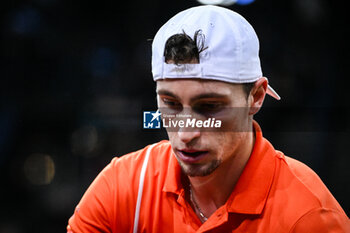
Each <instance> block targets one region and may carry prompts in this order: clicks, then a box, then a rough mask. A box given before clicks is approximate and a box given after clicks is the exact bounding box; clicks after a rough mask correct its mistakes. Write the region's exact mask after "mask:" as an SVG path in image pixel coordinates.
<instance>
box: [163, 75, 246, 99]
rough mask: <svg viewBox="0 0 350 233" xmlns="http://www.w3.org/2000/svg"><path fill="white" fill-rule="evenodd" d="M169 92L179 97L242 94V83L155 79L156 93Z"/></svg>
mask: <svg viewBox="0 0 350 233" xmlns="http://www.w3.org/2000/svg"><path fill="white" fill-rule="evenodd" d="M164 91H166V92H171V93H173V94H176V95H177V96H180V97H186V96H189V97H193V96H195V95H202V94H205V93H216V94H219V95H223V96H227V97H231V96H232V97H237V96H238V95H244V92H243V88H242V85H240V84H232V83H226V82H222V81H215V80H202V79H164V80H158V81H157V93H158V94H161V93H163V92H164Z"/></svg>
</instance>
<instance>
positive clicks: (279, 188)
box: [67, 6, 350, 233]
mask: <svg viewBox="0 0 350 233" xmlns="http://www.w3.org/2000/svg"><path fill="white" fill-rule="evenodd" d="M258 53H259V41H258V38H257V36H256V34H255V32H254V29H253V28H252V26H251V25H250V24H249V23H248V22H247V21H246V20H245V19H244V18H243V17H242V16H241V15H239V14H237V13H235V12H233V11H231V10H228V9H225V8H221V7H217V6H199V7H194V8H190V9H187V10H185V11H182V12H180V13H178V14H177V15H175V16H174V17H173V18H171V19H170V20H169V21H168V22H167V23H166V24H165V25H163V26H162V27H161V28H160V30H159V31H158V33H157V34H156V36H155V38H154V40H153V45H152V73H153V78H154V80H155V81H156V85H157V88H156V91H157V100H158V108H159V109H160V110H161V112H162V114H163V119H165V118H167V116H169V115H172V116H171V117H168V119H167V120H168V121H167V122H175V121H176V120H179V119H178V116H179V115H181V116H185V118H186V119H183V120H184V121H183V122H184V123H182V124H181V125H180V123H178V124H177V125H175V124H173V127H168V128H166V130H167V133H168V136H169V141H166V140H164V141H161V142H158V143H155V144H152V145H149V146H147V147H145V148H144V149H141V150H139V151H136V152H132V153H130V154H127V155H124V156H122V157H120V158H114V159H113V160H112V161H111V163H110V164H109V165H107V166H106V167H105V169H103V171H102V172H101V173H100V174H99V175H98V176H97V178H96V179H95V180H94V181H93V183H92V184H91V186H90V187H89V189H88V190H87V191H86V193H85V194H84V196H83V197H82V199H81V201H80V203H79V204H78V205H77V207H76V209H75V212H74V214H73V216H72V217H71V218H70V219H69V223H68V226H67V232H74V233H78V232H79V233H80V232H84V233H86V232H130V233H131V232H134V233H136V232H147V233H150V232H162V233H173V232H179V233H186V232H189V233H194V232H198V233H200V232H212V233H214V232H217V233H226V232H237V233H238V232H240V233H241V232H242V233H243V232H244V233H247V232H254V233H311V232H312V233H313V232H315V233H349V232H350V228H349V219H348V217H347V215H346V213H345V212H344V211H343V209H342V208H341V206H340V205H339V204H338V202H337V201H336V199H335V198H334V197H333V196H332V194H331V193H330V191H329V190H328V189H327V187H326V186H325V185H324V184H323V182H322V181H321V179H320V178H319V177H318V176H317V175H316V174H315V172H313V171H312V170H311V169H310V168H309V167H307V166H306V165H305V164H303V163H301V162H299V161H296V160H294V159H292V158H290V157H288V156H286V155H284V154H283V153H282V152H280V151H278V150H276V149H275V148H274V147H273V146H272V145H271V143H270V142H269V141H268V140H267V139H265V138H264V137H263V134H262V130H261V128H260V127H259V124H258V123H257V122H256V121H255V120H254V119H253V116H254V114H256V113H257V112H258V111H259V109H260V108H261V107H262V105H263V102H264V98H265V95H266V94H268V95H270V96H272V97H274V98H275V99H280V97H279V96H278V94H277V93H276V92H275V91H274V90H273V89H272V87H271V86H270V85H269V84H268V80H267V78H265V77H264V76H263V75H262V71H261V67H260V60H259V54H258ZM165 113H166V114H167V116H165ZM207 120H214V121H215V124H208V125H209V126H208V127H204V126H205V123H203V122H205V121H207ZM198 122H200V123H198ZM216 123H217V124H216Z"/></svg>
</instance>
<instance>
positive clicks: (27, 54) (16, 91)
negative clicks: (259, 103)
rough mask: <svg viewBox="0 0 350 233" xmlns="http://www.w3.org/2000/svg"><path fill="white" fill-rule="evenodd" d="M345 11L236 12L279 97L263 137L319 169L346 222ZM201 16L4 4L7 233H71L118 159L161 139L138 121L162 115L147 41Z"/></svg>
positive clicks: (298, 5) (0, 131)
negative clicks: (148, 114)
mask: <svg viewBox="0 0 350 233" xmlns="http://www.w3.org/2000/svg"><path fill="white" fill-rule="evenodd" d="M344 4H345V3H343V2H340V1H331V0H328V1H327V0H291V1H282V0H280V1H277V0H271V1H268V0H257V1H255V2H254V3H253V4H250V5H246V6H239V5H233V6H230V7H229V8H231V9H233V10H235V11H237V12H239V13H240V14H242V15H243V16H244V17H246V18H247V20H248V21H249V22H250V23H251V24H252V25H253V26H254V28H255V30H256V32H257V34H258V36H259V38H260V43H261V51H260V55H261V62H262V66H263V72H264V74H265V75H266V76H267V77H269V80H270V83H271V84H272V86H273V87H274V88H275V89H276V90H277V91H278V93H279V94H280V95H281V96H282V100H281V101H275V100H273V99H272V98H269V97H268V98H266V101H265V106H266V107H265V108H264V109H262V110H261V111H260V112H259V113H258V115H257V116H256V119H257V120H258V122H259V123H260V125H261V127H262V129H263V132H264V135H265V137H267V138H268V139H269V140H270V141H271V142H272V143H273V144H274V146H275V148H277V149H279V150H282V151H283V152H284V153H285V154H287V155H289V156H291V157H294V158H296V159H299V160H301V161H303V162H304V163H306V164H307V165H308V166H310V167H311V168H312V169H314V170H315V171H316V172H317V173H318V174H319V176H320V177H321V179H322V180H323V181H324V182H325V184H326V185H327V187H328V188H329V189H330V191H331V192H332V193H333V195H334V196H335V197H336V199H337V200H338V201H339V203H340V204H341V205H342V207H343V208H344V210H345V211H346V212H347V214H349V210H350V200H349V198H348V197H349V196H350V190H349V174H350V173H349V162H350V159H349V150H348V147H347V146H348V143H349V142H348V141H349V139H350V137H349V136H350V133H349V127H348V124H347V119H348V118H349V101H348V98H349V94H348V93H349V92H348V88H347V87H346V79H348V73H349V72H348V71H347V70H346V68H348V67H349V58H348V56H349V53H348V52H347V47H346V46H347V44H348V39H347V37H346V35H349V34H346V32H345V28H346V27H348V25H347V23H346V22H345V18H346V14H345V13H346V12H345V7H346V6H345V5H344ZM196 5H199V4H198V3H197V2H196V1H194V0H181V1H180V0H178V1H161V0H150V1H125V2H123V1H111V0H100V1H68V0H32V1H24V0H22V1H4V2H2V4H1V7H0V12H1V26H0V27H1V28H0V29H1V45H0V46H1V48H0V51H1V62H0V78H1V79H0V97H1V99H0V182H1V191H0V201H1V202H0V203H1V208H0V214H1V218H0V232H1V233H20V232H64V231H65V227H66V224H67V220H68V218H69V217H70V216H71V214H72V213H73V210H74V207H75V205H76V204H77V203H78V201H79V200H80V198H81V196H82V195H83V193H84V191H85V190H86V188H87V187H88V185H89V184H90V183H91V182H92V180H93V179H94V177H95V176H96V175H97V174H98V173H99V171H100V170H101V169H102V168H103V167H104V166H106V164H108V163H109V161H110V160H111V159H112V158H113V157H114V156H121V155H123V154H125V153H128V152H131V151H134V150H136V149H140V148H142V147H144V146H146V145H147V144H149V143H152V142H155V141H158V140H160V139H162V138H166V134H165V133H164V131H155V130H153V131H152V130H144V129H142V112H143V111H144V110H155V109H156V101H155V91H154V90H155V84H154V83H153V81H152V76H151V66H150V59H151V42H150V41H149V40H148V39H151V38H153V37H154V35H155V33H156V31H157V29H158V28H159V27H160V26H161V25H163V24H164V23H165V22H166V20H167V19H168V18H169V17H171V16H172V15H174V14H175V13H177V12H179V11H181V10H184V9H186V8H188V7H191V6H196ZM342 9H344V10H342ZM130 172H132V171H130ZM126 188H127V187H126Z"/></svg>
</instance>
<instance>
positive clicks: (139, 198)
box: [133, 144, 155, 233]
mask: <svg viewBox="0 0 350 233" xmlns="http://www.w3.org/2000/svg"><path fill="white" fill-rule="evenodd" d="M153 146H155V144H153V145H151V146H150V147H148V149H147V151H146V156H145V160H144V161H143V164H142V169H141V173H140V181H139V191H138V193H137V202H136V209H135V217H134V230H133V233H137V227H138V225H139V217H140V208H141V201H142V192H143V183H144V182H145V174H146V168H147V164H148V159H149V154H150V153H151V149H152V148H153Z"/></svg>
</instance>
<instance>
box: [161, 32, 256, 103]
mask: <svg viewBox="0 0 350 233" xmlns="http://www.w3.org/2000/svg"><path fill="white" fill-rule="evenodd" d="M204 42H205V36H204V34H202V30H197V31H196V32H195V33H194V36H193V39H192V38H191V37H190V36H189V35H188V34H186V32H185V31H182V33H178V34H175V35H172V36H171V37H169V39H168V40H167V41H166V43H165V48H164V58H165V62H166V63H168V62H170V61H171V62H172V63H175V64H176V65H178V64H184V63H193V62H195V63H200V60H199V54H200V53H201V52H203V51H204V50H206V49H207V48H208V47H205V46H204ZM253 86H254V82H253V83H243V84H242V87H243V90H244V92H245V93H246V95H247V97H248V96H249V93H250V91H251V89H252V88H253Z"/></svg>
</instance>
